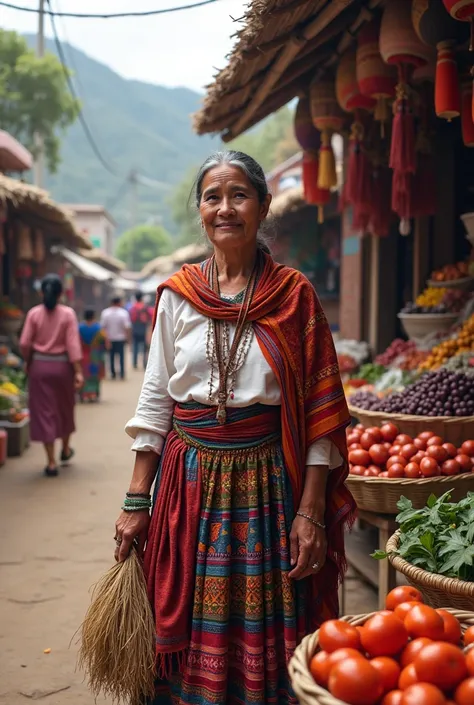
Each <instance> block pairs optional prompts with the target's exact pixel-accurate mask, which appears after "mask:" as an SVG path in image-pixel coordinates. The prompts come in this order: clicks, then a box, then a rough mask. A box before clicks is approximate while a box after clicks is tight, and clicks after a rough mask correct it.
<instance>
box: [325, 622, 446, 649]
mask: <svg viewBox="0 0 474 705" xmlns="http://www.w3.org/2000/svg"><path fill="white" fill-rule="evenodd" d="M440 619H441V617H440ZM442 621H443V620H441V622H442ZM319 645H320V647H321V649H322V650H323V651H327V652H328V654H331V653H332V652H333V651H336V650H337V649H343V648H350V649H356V650H357V651H359V650H360V636H359V632H358V631H357V629H356V628H355V627H353V626H352V625H351V624H347V622H343V621H342V620H340V619H329V620H328V621H327V622H324V623H323V624H322V625H321V627H320V629H319Z"/></svg>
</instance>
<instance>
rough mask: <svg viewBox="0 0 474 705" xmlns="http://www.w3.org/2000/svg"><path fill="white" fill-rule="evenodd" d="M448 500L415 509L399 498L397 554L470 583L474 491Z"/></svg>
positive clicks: (382, 553)
mask: <svg viewBox="0 0 474 705" xmlns="http://www.w3.org/2000/svg"><path fill="white" fill-rule="evenodd" d="M449 500H450V493H449V492H446V493H445V494H443V495H442V496H441V497H439V498H438V499H436V500H435V499H430V500H429V501H428V503H427V506H425V507H423V508H422V509H414V508H413V504H412V502H410V500H409V499H407V498H406V497H400V501H399V502H398V505H397V506H398V508H399V510H400V513H399V514H398V515H397V518H396V521H397V522H398V524H399V525H400V534H399V543H398V549H397V551H396V553H397V554H398V555H399V556H401V557H402V558H404V559H405V560H406V561H408V563H411V564H412V565H416V566H418V567H419V568H422V569H423V570H426V571H428V572H429V573H436V574H437V575H443V576H446V577H448V578H456V579H457V580H465V581H468V582H473V581H474V565H473V555H474V548H473V545H472V538H471V537H472V533H473V531H474V494H473V493H472V492H470V493H468V495H467V497H465V498H463V499H461V501H460V502H450V501H449ZM373 558H377V559H379V560H382V559H384V558H387V553H386V552H385V551H376V552H375V553H374V554H373ZM473 631H474V630H473ZM473 702H474V701H473Z"/></svg>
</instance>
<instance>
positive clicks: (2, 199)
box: [0, 174, 92, 250]
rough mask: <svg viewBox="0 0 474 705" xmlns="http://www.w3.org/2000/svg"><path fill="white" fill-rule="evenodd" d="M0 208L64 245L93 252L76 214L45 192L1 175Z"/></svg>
mask: <svg viewBox="0 0 474 705" xmlns="http://www.w3.org/2000/svg"><path fill="white" fill-rule="evenodd" d="M0 204H1V205H3V206H4V207H7V208H8V209H13V211H17V212H18V215H19V217H20V218H21V220H22V221H23V222H25V223H27V224H28V225H31V226H32V227H37V228H39V229H41V230H42V231H43V232H44V233H45V234H46V235H48V234H49V235H52V236H53V237H55V238H57V239H58V241H60V242H61V243H62V244H68V245H72V246H74V247H76V248H81V249H84V250H90V249H92V245H91V243H90V241H89V240H88V239H87V238H86V237H84V235H82V234H81V233H80V232H79V231H78V230H77V228H76V226H75V225H74V221H73V218H72V214H71V213H69V212H68V211H66V210H65V209H64V208H62V207H61V206H60V205H58V204H57V203H55V202H54V201H53V200H52V199H51V198H50V197H49V194H48V193H47V192H46V191H43V189H40V188H37V187H36V186H32V185H31V184H25V183H23V182H22V181H18V180H17V179H11V178H10V177H8V176H4V175H3V174H0Z"/></svg>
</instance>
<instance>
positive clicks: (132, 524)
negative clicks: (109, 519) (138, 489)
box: [115, 510, 151, 561]
mask: <svg viewBox="0 0 474 705" xmlns="http://www.w3.org/2000/svg"><path fill="white" fill-rule="evenodd" d="M150 521H151V517H150V514H149V512H148V510H143V511H139V512H122V513H121V514H120V516H119V518H118V519H117V521H116V523H115V538H116V540H117V541H118V542H119V543H117V546H116V548H115V560H116V561H124V560H125V559H126V558H127V556H128V554H129V553H130V551H131V548H132V545H133V542H134V540H135V539H137V540H138V547H137V551H138V556H139V558H142V556H143V552H144V550H145V543H146V540H147V536H148V527H149V526H150Z"/></svg>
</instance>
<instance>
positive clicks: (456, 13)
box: [443, 0, 474, 51]
mask: <svg viewBox="0 0 474 705" xmlns="http://www.w3.org/2000/svg"><path fill="white" fill-rule="evenodd" d="M443 5H444V6H445V8H446V9H447V11H448V12H449V14H450V15H451V17H454V19H455V20H460V21H461V22H470V23H471V42H470V44H469V51H474V0H443Z"/></svg>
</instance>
